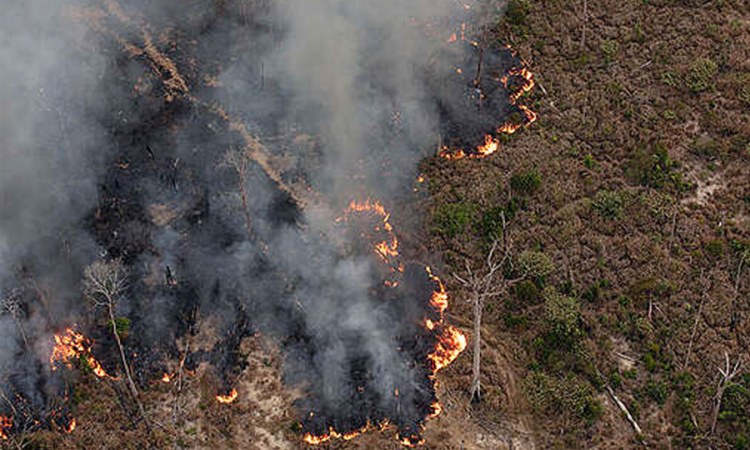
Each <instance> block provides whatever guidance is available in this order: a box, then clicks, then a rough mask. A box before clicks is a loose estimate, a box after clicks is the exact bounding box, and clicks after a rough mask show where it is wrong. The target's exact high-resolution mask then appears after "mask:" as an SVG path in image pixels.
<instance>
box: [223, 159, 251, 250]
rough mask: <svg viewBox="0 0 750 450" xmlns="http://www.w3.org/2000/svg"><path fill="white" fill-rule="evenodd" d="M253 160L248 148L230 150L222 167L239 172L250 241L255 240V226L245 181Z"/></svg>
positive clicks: (241, 195) (238, 177)
mask: <svg viewBox="0 0 750 450" xmlns="http://www.w3.org/2000/svg"><path fill="white" fill-rule="evenodd" d="M251 163H252V158H251V156H250V154H249V152H248V149H247V148H242V149H239V150H238V149H232V150H229V151H228V152H227V153H226V154H225V155H224V159H223V160H222V162H221V166H222V167H230V168H232V169H234V171H235V172H237V179H238V182H237V184H238V188H239V190H240V197H241V199H242V210H243V213H244V214H245V227H246V228H247V234H248V237H249V238H250V239H253V235H254V233H253V226H252V222H251V220H250V207H249V206H248V204H247V186H246V185H245V179H246V178H247V175H248V173H249V172H250V164H251Z"/></svg>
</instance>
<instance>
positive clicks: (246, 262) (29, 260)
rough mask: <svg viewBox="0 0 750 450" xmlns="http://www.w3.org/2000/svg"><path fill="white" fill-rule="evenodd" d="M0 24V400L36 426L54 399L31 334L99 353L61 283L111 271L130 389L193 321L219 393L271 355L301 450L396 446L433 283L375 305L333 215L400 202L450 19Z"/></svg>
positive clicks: (145, 8) (31, 13) (171, 352)
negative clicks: (214, 341) (61, 333)
mask: <svg viewBox="0 0 750 450" xmlns="http://www.w3.org/2000/svg"><path fill="white" fill-rule="evenodd" d="M3 8H4V14H3V15H2V18H1V19H0V21H1V22H0V48H3V51H2V52H1V53H0V62H1V63H2V64H0V76H2V79H3V80H4V82H3V83H0V95H1V96H2V102H0V111H1V114H2V115H1V116H0V151H1V152H2V153H0V158H1V161H2V163H1V164H0V199H1V200H2V207H1V209H0V288H2V291H0V292H1V293H2V294H1V295H3V301H4V304H5V305H11V304H13V302H12V301H11V299H12V298H13V299H17V300H18V303H19V304H20V307H19V308H17V309H12V308H6V309H5V311H4V314H3V315H2V316H0V386H2V387H3V390H4V391H6V392H18V393H20V394H22V395H23V396H25V397H27V398H29V399H32V402H31V403H32V404H33V405H34V406H35V407H36V408H37V409H38V411H40V412H39V413H38V414H42V413H43V412H44V411H46V409H45V408H46V407H47V403H46V402H47V398H48V397H47V396H48V395H55V392H56V391H55V390H56V389H57V384H58V382H57V381H55V380H56V378H55V377H56V376H59V375H54V374H52V373H51V372H50V371H49V368H48V367H47V364H46V360H47V358H48V356H47V355H48V351H49V346H50V344H49V342H50V339H51V336H52V334H53V333H54V332H55V331H56V330H58V329H59V328H60V327H62V326H66V325H70V324H72V323H75V322H77V323H80V324H81V325H82V326H84V324H90V325H91V326H92V329H91V334H92V335H96V336H97V340H98V342H101V346H102V347H106V345H107V342H108V339H109V338H108V337H107V333H106V330H104V331H102V330H101V329H97V328H95V327H94V324H95V323H96V319H97V313H96V312H92V311H91V310H90V309H87V308H86V306H85V304H84V302H83V299H82V296H81V286H80V280H81V276H82V273H83V267H84V266H85V265H87V264H91V263H92V262H94V261H96V260H97V259H110V258H122V260H123V261H124V262H125V264H126V265H128V267H129V269H130V270H129V272H130V278H129V289H128V292H126V293H125V294H124V295H123V296H122V297H121V298H120V299H119V302H118V311H117V314H118V315H121V316H125V317H128V318H129V319H130V320H131V322H132V325H131V330H132V331H131V334H130V337H129V338H128V340H127V342H126V345H127V346H128V347H129V348H130V349H132V350H134V351H135V350H137V351H138V353H139V354H141V355H144V357H143V358H142V359H141V362H140V363H139V364H141V365H142V366H141V367H138V369H137V371H136V372H137V374H139V376H140V378H141V379H140V380H139V382H140V383H143V384H146V383H147V382H148V381H149V379H148V377H150V376H153V374H154V373H156V372H158V371H159V370H160V369H161V365H162V364H163V363H164V359H165V358H170V357H174V356H175V355H176V354H177V348H176V340H177V339H178V338H180V337H182V336H185V335H186V333H194V332H195V327H196V326H199V325H200V320H201V319H206V318H208V317H211V318H214V319H218V322H219V323H220V324H221V329H220V333H221V334H222V341H221V343H220V344H218V345H217V346H216V347H215V348H214V349H213V350H212V351H211V352H208V353H200V354H194V355H191V359H192V361H193V362H194V363H197V362H200V361H201V360H208V361H210V362H212V363H213V364H214V366H215V367H216V370H217V372H218V373H219V376H220V378H222V379H223V381H224V382H225V383H227V385H230V384H231V382H232V381H233V379H232V377H233V374H236V373H237V371H238V367H240V366H241V364H242V362H241V361H238V360H237V358H238V356H237V353H238V352H237V346H238V345H239V340H241V338H242V337H244V336H248V335H249V334H250V333H252V332H254V331H261V332H263V333H267V334H269V335H272V336H274V337H275V338H276V339H277V341H278V342H279V345H280V346H281V347H282V348H283V349H284V353H285V355H286V356H285V378H286V382H287V383H290V384H294V385H300V386H304V387H305V389H306V391H307V393H308V396H307V397H305V398H304V399H302V400H300V402H299V404H298V407H299V409H300V411H301V414H306V413H307V412H309V411H314V412H315V415H314V417H315V418H314V419H305V422H304V423H303V425H304V426H305V428H306V429H307V430H308V431H312V432H316V433H318V432H323V431H325V430H326V429H327V427H329V426H335V427H337V428H341V429H345V430H346V429H349V430H351V429H355V428H359V427H362V426H364V425H366V424H367V422H368V421H372V422H373V423H375V422H377V421H380V420H382V419H385V418H386V417H389V418H392V419H394V420H393V422H394V423H396V425H397V426H399V427H400V428H401V429H402V431H403V430H406V434H408V433H411V432H412V431H414V432H416V430H417V429H418V426H419V424H420V423H421V421H422V420H423V419H424V417H425V416H426V415H427V414H428V413H429V412H430V409H429V405H430V404H431V403H432V402H433V401H434V400H435V398H434V389H433V386H432V384H431V382H430V381H429V379H428V375H429V370H428V368H427V367H425V366H424V364H422V366H420V365H419V363H418V362H419V361H420V360H422V361H425V364H426V352H427V351H428V346H429V345H430V344H431V343H433V341H434V337H429V336H428V333H426V331H424V330H421V328H420V325H421V323H420V321H423V319H424V315H425V314H426V312H425V311H427V310H428V306H427V305H428V303H429V296H430V292H431V291H432V289H433V288H434V286H433V284H434V283H433V282H431V281H430V279H429V278H428V276H427V274H426V273H425V271H424V270H423V268H422V267H421V266H415V265H408V266H407V267H406V269H405V271H404V274H403V283H404V287H403V289H402V290H401V291H399V292H391V291H387V290H384V288H383V286H382V283H383V281H382V280H383V278H384V277H387V276H389V275H388V270H387V268H383V267H382V266H381V264H380V263H379V262H378V260H377V258H375V257H374V256H373V254H372V248H371V246H370V244H369V241H366V242H364V243H362V242H358V240H359V239H361V238H360V237H359V236H360V235H361V234H363V233H364V232H365V231H366V232H367V233H370V232H371V230H372V226H373V223H372V221H370V222H368V221H367V220H366V219H364V220H363V222H362V223H358V222H357V221H353V222H344V223H338V222H336V221H335V220H334V219H335V218H336V217H337V216H341V215H342V214H343V213H342V211H343V210H344V208H345V206H346V205H347V204H348V203H349V202H350V201H351V200H353V199H357V200H364V199H365V198H366V197H368V196H374V197H375V198H390V197H391V196H394V195H402V194H404V193H406V192H409V190H410V183H412V182H413V179H414V176H415V167H416V163H417V161H418V160H419V159H420V158H422V157H424V156H425V155H426V154H427V153H429V152H431V151H434V148H435V147H436V145H437V144H438V142H439V140H440V136H439V121H440V115H439V109H440V108H441V104H443V105H442V106H444V103H445V102H446V101H447V100H446V98H439V97H438V96H436V93H435V91H434V89H433V88H434V85H435V80H439V79H441V78H442V77H444V76H446V75H447V74H448V73H449V72H452V71H453V70H454V68H453V67H451V65H450V64H446V65H443V64H440V61H439V60H438V58H437V55H439V54H440V52H443V53H445V52H446V50H445V49H441V47H443V46H444V42H445V39H446V37H447V36H444V35H443V33H437V32H436V30H441V31H442V30H446V29H450V27H451V26H455V25H456V24H457V23H458V21H459V19H458V18H457V17H458V14H465V12H464V11H465V10H464V9H463V8H461V7H460V5H458V4H456V3H455V2H451V1H445V2H435V1H427V0H417V1H410V2H401V1H396V0H379V1H372V0H348V1H342V0H306V1H301V0H298V1H294V0H278V1H274V2H268V1H266V2H214V3H211V2H202V1H186V2H179V6H176V5H175V3H174V2H166V1H164V2H146V1H143V2H138V1H136V2H128V4H124V3H123V4H121V5H118V4H116V3H112V2H108V3H106V4H99V3H93V4H88V3H87V4H83V3H79V2H73V1H54V2H45V1H8V2H5V4H4V7H3ZM462 49H463V47H461V48H459V49H458V50H452V52H453V53H454V57H455V56H456V55H458V54H460V53H461V52H462V51H463V50H462ZM449 53H450V51H449ZM459 57H460V55H459ZM438 84H439V83H438ZM219 108H220V109H221V112H218V111H219ZM248 136H252V138H253V139H257V141H255V140H252V141H249V140H248V139H249V137H248ZM261 146H262V149H261ZM258 149H260V150H258ZM254 152H255V153H254ZM258 152H260V153H258ZM232 154H234V155H235V159H231V158H230V157H228V156H227V155H232ZM258 154H261V155H263V156H262V158H261V159H263V161H267V165H266V166H264V165H263V164H258V163H257V162H258V161H259V160H258V159H257V155H258ZM253 155H254V156H253ZM269 167H270V168H271V169H269ZM302 200H303V201H304V202H303V201H302ZM350 227H354V229H353V230H352V229H351V228H350ZM369 237H370V236H369V235H368V238H369ZM420 336H421V337H420ZM99 338H101V339H99ZM111 353H114V352H111ZM149 355H151V356H149ZM103 359H104V361H105V363H108V364H109V366H110V367H113V368H115V367H117V359H116V358H115V357H103ZM53 375H54V376H53ZM40 386H41V388H40ZM396 389H397V390H398V391H399V397H395V396H394V391H395V390H396ZM6 409H7V408H6V405H3V406H0V412H6Z"/></svg>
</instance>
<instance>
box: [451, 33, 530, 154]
mask: <svg viewBox="0 0 750 450" xmlns="http://www.w3.org/2000/svg"><path fill="white" fill-rule="evenodd" d="M465 30H466V27H465V24H464V25H463V26H462V31H461V32H462V35H461V39H462V40H464V39H465V35H464V32H465ZM457 39H458V38H457V36H456V33H453V36H451V38H450V39H449V40H448V42H453V41H456V40H457ZM472 43H473V44H474V45H478V43H476V42H472ZM506 48H507V49H508V50H510V51H511V54H512V56H513V57H516V56H517V52H516V51H515V50H513V49H512V48H511V47H510V45H508V46H506ZM456 72H458V73H459V74H460V73H463V71H462V70H461V69H460V68H458V69H456ZM510 77H520V78H521V79H522V80H523V84H522V85H521V87H520V88H519V89H518V90H517V91H515V92H512V93H511V94H510V98H509V103H510V104H511V105H512V106H515V107H517V108H518V109H519V110H520V111H521V114H523V116H524V118H525V121H524V122H523V123H510V122H506V123H504V124H502V125H501V126H499V127H498V128H497V130H496V132H497V134H513V133H515V132H516V131H518V130H520V129H521V128H523V127H528V126H529V125H531V124H532V123H534V122H535V121H536V119H537V114H536V113H535V112H534V111H532V110H531V109H529V107H528V106H526V105H521V104H519V103H518V101H519V99H520V98H521V97H522V96H523V95H524V94H525V93H527V92H530V91H531V90H532V89H533V88H534V86H536V83H535V82H534V78H533V77H534V73H533V72H532V71H531V69H529V66H528V64H527V63H526V62H525V61H523V60H521V61H520V65H519V66H515V67H512V68H511V69H510V70H509V71H508V73H507V74H506V75H504V76H503V77H502V78H500V79H499V81H500V83H502V85H503V86H504V87H505V88H506V89H508V80H509V78H510ZM499 147H500V143H499V142H498V139H497V138H495V137H493V136H492V135H489V134H488V135H485V136H484V145H480V146H478V147H477V148H476V150H475V151H474V152H472V153H470V154H467V153H466V152H465V151H464V150H462V149H450V148H448V147H443V148H441V149H440V151H439V152H438V156H440V157H442V158H445V159H448V160H453V159H462V158H466V157H469V158H486V157H487V156H490V155H492V154H494V153H495V152H497V150H498V148H499Z"/></svg>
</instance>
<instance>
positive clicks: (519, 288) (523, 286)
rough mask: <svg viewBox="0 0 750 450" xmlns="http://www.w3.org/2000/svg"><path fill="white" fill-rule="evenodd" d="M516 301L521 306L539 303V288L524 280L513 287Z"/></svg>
mask: <svg viewBox="0 0 750 450" xmlns="http://www.w3.org/2000/svg"><path fill="white" fill-rule="evenodd" d="M515 293H516V299H518V303H520V304H521V305H522V306H523V305H533V304H535V303H537V302H538V301H539V299H540V298H541V296H540V295H539V288H538V287H536V284H534V283H533V282H532V281H530V280H524V281H522V282H520V283H519V284H517V285H516V287H515Z"/></svg>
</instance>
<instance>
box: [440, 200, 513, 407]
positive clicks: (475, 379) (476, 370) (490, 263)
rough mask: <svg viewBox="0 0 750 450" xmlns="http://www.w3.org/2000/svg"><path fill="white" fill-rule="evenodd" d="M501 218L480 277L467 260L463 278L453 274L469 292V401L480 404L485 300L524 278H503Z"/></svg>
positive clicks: (506, 253) (506, 247)
mask: <svg viewBox="0 0 750 450" xmlns="http://www.w3.org/2000/svg"><path fill="white" fill-rule="evenodd" d="M500 218H501V228H502V240H499V239H497V238H495V239H493V241H492V246H491V247H490V251H489V252H488V253H487V259H486V260H485V266H484V267H483V270H482V273H477V272H475V271H473V270H472V269H471V265H470V264H469V261H468V260H467V261H466V275H465V276H464V277H461V276H459V275H458V274H456V273H454V274H453V276H454V277H455V278H456V279H457V280H458V281H460V282H461V284H463V285H464V286H466V287H467V288H468V290H469V291H470V292H471V302H472V306H473V310H474V311H473V312H474V360H473V362H472V381H471V398H472V400H475V401H480V400H481V395H482V387H481V360H482V359H481V349H482V312H483V311H484V300H485V299H486V298H487V297H495V296H498V295H500V294H502V293H504V292H506V291H507V289H508V287H510V286H511V285H512V284H514V283H516V282H518V281H521V280H522V279H523V278H524V277H520V278H516V279H513V280H506V279H504V278H503V277H502V268H503V266H504V265H505V264H506V263H507V262H508V261H510V243H509V242H508V235H507V226H506V222H505V214H501V216H500ZM498 275H500V276H498Z"/></svg>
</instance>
